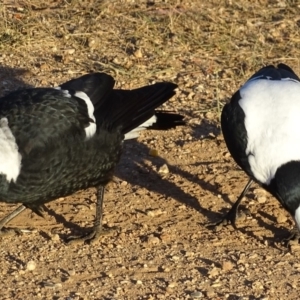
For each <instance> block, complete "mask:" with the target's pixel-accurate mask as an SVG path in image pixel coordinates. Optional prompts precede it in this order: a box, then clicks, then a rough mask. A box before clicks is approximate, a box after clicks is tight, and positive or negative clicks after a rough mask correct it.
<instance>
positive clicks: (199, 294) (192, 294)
mask: <svg viewBox="0 0 300 300" xmlns="http://www.w3.org/2000/svg"><path fill="white" fill-rule="evenodd" d="M191 297H192V298H193V299H199V298H202V297H203V293H202V292H192V293H191Z"/></svg>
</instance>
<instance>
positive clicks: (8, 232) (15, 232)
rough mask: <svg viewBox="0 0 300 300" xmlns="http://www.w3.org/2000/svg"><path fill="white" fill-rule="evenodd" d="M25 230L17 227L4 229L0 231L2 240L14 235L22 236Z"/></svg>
mask: <svg viewBox="0 0 300 300" xmlns="http://www.w3.org/2000/svg"><path fill="white" fill-rule="evenodd" d="M22 233H23V230H22V229H20V228H15V227H3V228H2V229H1V230H0V238H3V237H8V236H13V235H21V234H22Z"/></svg>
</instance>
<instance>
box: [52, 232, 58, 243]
mask: <svg viewBox="0 0 300 300" xmlns="http://www.w3.org/2000/svg"><path fill="white" fill-rule="evenodd" d="M51 239H52V241H59V240H60V238H59V235H58V234H57V233H55V234H53V235H52V236H51Z"/></svg>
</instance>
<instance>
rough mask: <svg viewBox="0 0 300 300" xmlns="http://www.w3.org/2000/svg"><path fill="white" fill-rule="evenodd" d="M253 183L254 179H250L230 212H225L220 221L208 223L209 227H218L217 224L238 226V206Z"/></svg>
mask: <svg viewBox="0 0 300 300" xmlns="http://www.w3.org/2000/svg"><path fill="white" fill-rule="evenodd" d="M252 183H253V180H252V179H250V180H249V181H248V183H247V184H246V186H245V188H244V190H243V191H242V193H241V195H240V196H239V197H238V199H237V200H236V202H235V203H234V204H233V205H232V207H231V209H230V210H229V212H228V213H227V214H225V215H224V216H223V218H222V219H221V220H219V221H218V222H215V223H209V224H208V225H207V227H216V226H219V225H228V224H231V225H232V226H233V227H234V228H236V226H235V221H236V218H237V214H238V207H239V205H240V203H241V201H242V199H243V198H244V196H245V195H246V193H247V192H248V190H249V188H250V186H251V184H252Z"/></svg>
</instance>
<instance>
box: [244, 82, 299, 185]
mask: <svg viewBox="0 0 300 300" xmlns="http://www.w3.org/2000/svg"><path fill="white" fill-rule="evenodd" d="M240 95H241V98H242V99H241V100H239V104H240V106H241V108H242V109H243V111H244V113H245V127H246V130H247V135H248V143H247V149H246V153H247V155H249V164H250V167H251V171H252V172H253V174H254V176H255V177H256V178H257V179H258V180H259V181H260V182H262V183H265V184H269V183H270V181H271V180H272V178H273V177H274V176H275V173H276V171H277V169H278V167H280V166H281V165H283V164H285V163H287V162H289V161H291V160H300V134H299V128H300V83H299V82H297V81H295V80H288V79H285V80H266V79H259V80H251V81H249V82H247V83H246V84H245V85H244V86H243V87H242V88H241V89H240Z"/></svg>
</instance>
